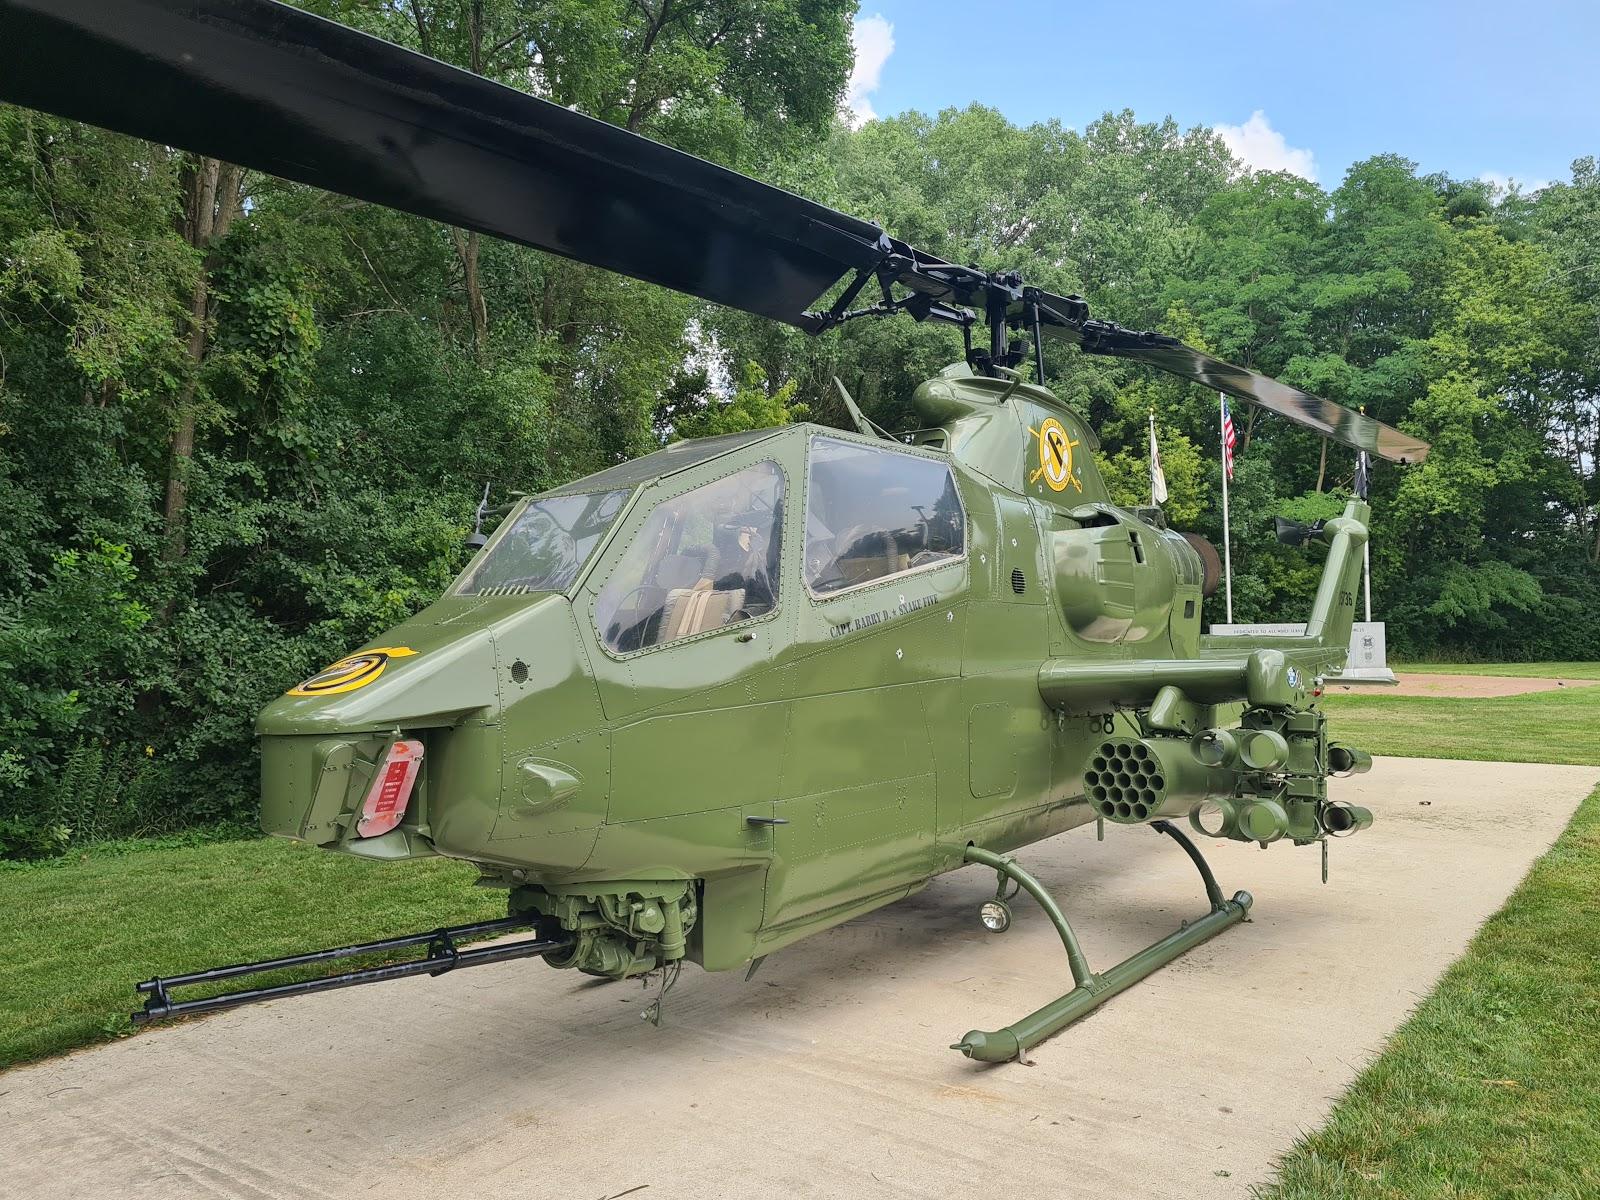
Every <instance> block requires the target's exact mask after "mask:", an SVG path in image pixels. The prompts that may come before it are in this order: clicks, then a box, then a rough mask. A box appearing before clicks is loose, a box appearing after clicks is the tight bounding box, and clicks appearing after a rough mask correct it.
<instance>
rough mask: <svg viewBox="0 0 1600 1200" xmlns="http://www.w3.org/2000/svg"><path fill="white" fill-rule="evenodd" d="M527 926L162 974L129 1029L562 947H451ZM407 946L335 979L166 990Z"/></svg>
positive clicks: (150, 983)
mask: <svg viewBox="0 0 1600 1200" xmlns="http://www.w3.org/2000/svg"><path fill="white" fill-rule="evenodd" d="M532 924H533V918H532V917H526V916H516V917H501V918H500V919H499V920H495V921H479V922H477V923H476V924H472V925H455V926H451V927H450V928H447V929H432V930H429V931H428V932H427V933H411V934H407V935H406V936H404V937H395V938H384V939H382V940H381V941H376V942H359V943H357V944H356V945H353V946H334V947H332V948H331V949H328V950H313V951H311V952H310V953H308V954H291V955H289V956H288V957H286V958H268V959H263V960H262V961H260V962H252V963H237V964H235V965H234V966H231V967H213V968H211V969H210V970H208V971H194V972H191V973H190V974H188V975H168V976H163V977H160V978H157V979H147V980H145V981H144V982H143V983H140V984H137V985H136V988H137V990H138V991H140V992H142V993H143V994H144V996H145V1002H144V1008H143V1009H142V1010H141V1011H139V1012H136V1013H133V1014H132V1018H133V1023H134V1024H135V1025H143V1024H145V1023H147V1022H150V1021H165V1020H167V1019H168V1018H171V1017H181V1016H187V1015H191V1014H194V1013H203V1012H215V1011H216V1010H218V1009H223V1008H237V1007H238V1006H239V1005H241V1004H256V1003H259V1002H261V1001H263V1000H277V999H279V998H280V997H283V996H302V995H306V994H307V993H310V992H326V991H331V990H332V989H334V988H344V987H355V986H356V985H357V984H362V983H381V982H382V981H383V980H385V979H405V978H407V977H409V976H412V975H442V974H444V973H445V972H446V971H453V970H456V969H458V968H460V967H477V966H482V965H484V964H485V963H494V962H505V961H506V960H508V959H513V958H532V957H535V956H537V955H541V954H549V953H550V952H551V951H552V950H559V949H561V948H562V947H563V946H565V945H567V942H566V941H565V940H563V939H560V938H536V939H534V940H532V941H524V942H508V943H506V944H505V945H501V946H477V947H469V948H467V949H465V950H463V949H461V948H460V947H458V946H457V945H456V940H457V939H458V938H475V937H488V936H491V935H493V934H498V933H509V932H510V931H512V930H514V929H526V928H528V926H530V925H532ZM412 946H426V947H427V951H428V952H427V955H426V956H425V957H423V958H415V959H412V960H410V961H409V962H401V963H388V964H386V965H384V966H379V967H366V968H364V969H362V970H357V971H345V972H343V973H342V974H339V975H326V976H323V977H322V978H320V979H304V980H300V981H298V982H295V983H281V984H277V985H275V986H273V987H257V988H241V989H240V990H238V991H236V992H223V993H222V994H221V995H217V996H204V997H201V998H199V999H196V1000H174V999H173V998H172V995H171V991H170V989H172V988H175V987H188V986H191V985H195V984H202V983H215V982H217V981H218V980H221V979H238V978H240V977H241V976H246V975H262V974H265V973H267V972H269V971H282V970H285V969H287V968H290V967H304V966H309V965H310V964H312V963H320V962H331V961H335V960H337V959H341V958H351V957H354V956H355V955H358V954H377V953H382V952H384V951H393V950H404V949H407V948H409V947H412Z"/></svg>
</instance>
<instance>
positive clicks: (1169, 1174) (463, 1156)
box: [0, 759, 1600, 1200]
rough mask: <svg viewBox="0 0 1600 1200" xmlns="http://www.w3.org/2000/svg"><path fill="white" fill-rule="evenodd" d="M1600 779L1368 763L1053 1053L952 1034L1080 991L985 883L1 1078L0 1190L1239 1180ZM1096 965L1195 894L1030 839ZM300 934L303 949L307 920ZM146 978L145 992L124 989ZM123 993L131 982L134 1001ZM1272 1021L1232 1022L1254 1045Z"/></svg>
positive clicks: (1198, 1188) (321, 1191) (1254, 1035)
mask: <svg viewBox="0 0 1600 1200" xmlns="http://www.w3.org/2000/svg"><path fill="white" fill-rule="evenodd" d="M1597 777H1600V770H1597V769H1595V768H1592V767H1547V766H1529V765H1516V764H1492V763H1463V762H1441V761H1427V760H1421V759H1380V760H1379V762H1378V764H1377V766H1376V768H1375V769H1374V771H1373V773H1372V774H1371V775H1368V776H1366V777H1364V778H1362V779H1358V780H1354V781H1348V782H1343V783H1340V784H1337V785H1336V786H1337V787H1338V795H1339V796H1341V797H1343V798H1345V799H1349V800H1353V801H1356V802H1358V803H1362V804H1366V805H1369V806H1370V807H1371V808H1372V809H1373V810H1374V811H1375V813H1376V814H1377V822H1376V824H1375V825H1374V827H1373V828H1372V829H1371V830H1370V831H1368V832H1367V833H1365V834H1362V835H1361V836H1359V837H1355V838H1351V839H1349V840H1348V841H1344V842H1340V843H1338V844H1336V845H1335V846H1334V848H1333V849H1334V854H1333V874H1332V880H1331V882H1330V883H1329V884H1328V886H1327V887H1323V886H1322V885H1321V884H1320V883H1319V882H1318V856H1317V852H1316V851H1315V849H1305V850H1296V849H1294V848H1292V847H1287V846H1284V847H1272V848H1271V850H1270V852H1265V853H1263V852H1260V851H1258V850H1256V849H1254V848H1252V847H1244V846H1236V845H1232V844H1226V845H1215V844H1210V845H1208V846H1207V850H1208V853H1209V854H1210V856H1211V859H1212V862H1213V864H1214V866H1215V867H1216V869H1217V874H1218V877H1219V879H1220V880H1221V883H1222V886H1223V888H1224V890H1225V891H1227V892H1228V893H1229V894H1231V893H1232V892H1233V891H1234V889H1236V888H1241V887H1243V888H1248V889H1249V890H1250V891H1252V892H1253V893H1254V894H1255V897H1256V908H1255V912H1254V920H1253V921H1252V922H1251V923H1250V924H1247V925H1243V926H1240V927H1237V928H1235V929H1232V930H1229V931H1228V932H1226V933H1224V934H1222V935H1221V936H1220V937H1219V938H1217V939H1216V940H1215V941H1212V942H1210V943H1209V944H1207V945H1205V946H1203V947H1201V948H1200V949H1198V950H1197V951H1195V952H1193V953H1192V954H1191V955H1189V956H1188V957H1187V958H1185V959H1181V960H1179V961H1178V962H1177V963H1176V964H1174V965H1173V966H1170V967H1168V968H1167V969H1166V970H1164V971H1162V972H1160V973H1159V974H1157V975H1156V976H1154V977H1153V978H1152V979H1151V980H1149V981H1148V982H1146V983H1144V984H1142V985H1140V986H1138V987H1137V988H1135V989H1134V990H1132V991H1130V992H1128V993H1126V994H1125V995H1123V996H1121V997H1118V998H1117V999H1115V1000H1113V1001H1111V1002H1110V1003H1109V1004H1108V1005H1107V1007H1106V1008H1104V1009H1102V1010H1101V1011H1100V1012H1099V1013H1098V1014H1096V1015H1094V1016H1092V1017H1090V1018H1089V1019H1088V1020H1086V1021H1084V1022H1083V1023H1081V1024H1079V1025H1078V1026H1076V1027H1073V1028H1070V1029H1068V1030H1067V1031H1066V1032H1064V1033H1062V1034H1060V1035H1058V1036H1057V1037H1056V1038H1055V1039H1053V1040H1052V1041H1050V1042H1047V1043H1046V1044H1045V1045H1043V1046H1041V1047H1039V1048H1038V1049H1037V1050H1035V1051H1034V1052H1033V1060H1034V1065H1032V1066H1022V1065H1018V1064H1007V1065H1004V1066H999V1067H983V1066H979V1065H977V1064H973V1063H970V1062H968V1061H967V1060H966V1059H963V1058H962V1057H960V1056H959V1055H958V1054H956V1053H955V1052H953V1051H951V1050H949V1049H947V1048H946V1047H947V1045H948V1043H950V1042H952V1041H954V1040H956V1038H957V1037H959V1036H960V1035H961V1034H962V1033H964V1032H965V1031H966V1030H967V1029H969V1028H972V1027H974V1026H976V1027H982V1028H994V1027H996V1026H998V1025H1002V1024H1005V1023H1007V1022H1009V1021H1011V1020H1013V1019H1015V1018H1017V1017H1019V1016H1021V1015H1023V1014H1024V1013H1025V1012H1028V1011H1030V1010H1032V1009H1033V1008H1035V1007H1037V1006H1038V1005H1039V1004H1041V1003H1043V1002H1044V1001H1045V1000H1048V999H1050V998H1051V997H1053V996H1055V995H1057V994H1059V993H1060V992H1061V991H1063V990H1065V988H1066V987H1067V986H1068V982H1069V981H1068V975H1067V969H1066V964H1065V962H1064V961H1063V958H1062V955H1061V951H1060V944H1059V942H1057V941H1056V939H1055V935H1054V933H1053V932H1052V930H1051V928H1050V926H1049V923H1048V922H1047V921H1046V920H1045V919H1044V918H1043V916H1042V914H1040V913H1039V912H1038V910H1037V909H1036V908H1034V907H1032V906H1031V905H1030V904H1027V903H1026V902H1025V901H1023V902H1019V903H1018V906H1017V914H1018V917H1017V921H1016V923H1015V924H1014V925H1013V926H1012V929H1011V931H1010V932H1009V933H1006V934H1004V935H999V936H996V935H991V934H987V933H985V932H983V930H982V929H981V928H980V926H979V925H978V922H977V919H976V910H977V906H978V904H979V903H980V902H981V901H982V900H984V899H986V898H987V897H988V896H989V895H990V894H991V892H992V888H993V875H992V874H991V873H990V872H987V871H984V870H981V869H979V868H976V867H973V868H968V869H966V870H964V871H961V872H958V873H956V874H954V875H951V876H946V877H944V878H942V879H940V880H937V881H935V883H934V884H933V885H932V886H931V887H929V888H928V889H927V890H926V891H925V892H923V893H922V894H921V895H919V896H917V897H914V898H913V899H911V900H908V901H904V902H902V903H900V904H897V905H893V906H891V907H889V908H887V909H884V910H881V911H879V912H877V913H875V914H872V915H870V916H868V917H866V918H863V919H861V920H858V921H854V922H852V923H850V924H849V925H846V926H844V927H842V928H840V929H837V930H834V931H831V932H829V933H826V934H823V935H820V936H818V937H814V938H812V939H810V940H808V941H806V942H803V943H801V944H800V945H798V946H796V947H793V948H792V949H790V950H788V951H785V952H783V953H781V954H778V955H775V956H774V957H773V958H772V959H771V960H770V961H769V962H768V963H767V964H766V965H765V966H764V967H763V969H762V970H761V972H760V974H758V975H757V976H756V978H755V979H754V980H753V981H752V982H750V983H745V982H743V980H742V978H741V977H740V976H739V975H738V974H722V975H706V974H704V973H702V972H700V971H699V969H698V968H694V967H690V968H686V969H685V971H684V975H683V978H682V980H681V982H680V983H679V985H678V988H677V990H676V991H675V992H673V993H672V995H671V996H669V997H668V1000H667V1022H666V1025H665V1027H664V1028H662V1029H659V1030H657V1029H654V1028H651V1027H650V1026H648V1025H645V1024H643V1023H642V1022H641V1021H640V1019H639V1014H640V1011H641V1010H642V1008H643V1007H644V1004H645V1002H646V1000H647V999H648V996H647V994H646V993H645V992H643V991H642V990H641V989H640V987H639V985H638V984H637V983H633V984H601V983H596V982H594V981H590V980H586V979H583V978H581V977H579V976H575V975H572V974H567V973H557V972H555V971H552V970H550V969H548V968H546V967H544V966H542V965H540V964H537V963H531V964H530V963H507V964H502V965H499V966H493V967H485V968H481V969H475V970H472V971H464V972H461V973H460V974H458V975H454V976H445V977H443V978H441V979H436V980H426V979H425V980H412V981H407V982H400V983H391V984H383V985H378V986H375V987H370V988H360V989H356V990H350V991H338V992H331V993H326V994H323V995H319V996H312V997H304V998H300V999H295V1000H288V1001H281V1002H278V1003H276V1004H272V1005H268V1006H265V1007H261V1008H256V1009H244V1010H240V1011H237V1012H233V1013H227V1014H223V1015H220V1016H217V1017H213V1018H210V1019H207V1020H203V1021H197V1022H191V1023H188V1024H186V1025H180V1026H175V1027H171V1028H167V1029H162V1030H157V1031H155V1032H152V1033H149V1034H145V1035H141V1036H139V1037H137V1038H132V1039H129V1040H127V1041H123V1042H118V1043H115V1044H112V1045H108V1046H105V1047H101V1048H98V1049H93V1050H87V1051H84V1052H81V1053H79V1054H75V1055H72V1056H70V1057H68V1058H65V1059H60V1060H56V1061H52V1062H48V1063H43V1064H40V1065H37V1066H33V1067H27V1068H21V1069H17V1070H13V1071H11V1072H9V1073H7V1074H5V1075H4V1076H0V1145H3V1146H4V1160H5V1161H4V1174H3V1176H0V1178H3V1180H4V1182H3V1185H0V1192H4V1193H5V1194H8V1195H15V1196H19V1197H20V1196H27V1197H30V1198H31V1200H46V1198H49V1197H71V1198H72V1200H79V1198H81V1197H84V1196H108V1197H109V1196H115V1197H163V1198H165V1197H191V1196H205V1197H210V1196H216V1197H238V1198H250V1200H254V1198H265V1197H354V1196H375V1197H383V1198H385V1200H397V1198H399V1200H403V1198H406V1197H417V1196H430V1197H431V1196H439V1197H447V1196H448V1197H469V1196H470V1197H473V1198H474V1200H491V1198H497V1197H508V1198H509V1197H518V1198H543V1197H552V1198H562V1200H565V1198H568V1197H571V1198H574V1200H595V1198H598V1197H616V1196H619V1195H622V1194H625V1193H627V1194H632V1195H634V1196H637V1197H638V1200H667V1198H669V1197H673V1198H676V1197H705V1196H715V1197H723V1196H728V1197H760V1196H851V1197H856V1196H879V1195H884V1196H951V1197H955V1196H971V1195H977V1194H998V1195H1014V1196H1018V1197H1077V1196H1083V1197H1090V1196H1092V1197H1096V1198H1099V1197H1104V1196H1106V1195H1112V1196H1126V1197H1130V1198H1131V1197H1141V1198H1145V1197H1183V1198H1184V1200H1190V1198H1193V1197H1210V1196H1229V1197H1241V1196H1244V1195H1245V1194H1246V1191H1247V1187H1248V1185H1249V1184H1250V1183H1252V1182H1255V1181H1260V1180H1262V1179H1264V1178H1266V1177H1267V1176H1268V1175H1269V1173H1270V1170H1271V1163H1272V1159H1273V1156H1274V1155H1275V1154H1277V1153H1280V1152H1281V1151H1282V1150H1284V1149H1285V1148H1286V1147H1287V1146H1288V1145H1289V1143H1290V1142H1291V1141H1292V1140H1293V1138H1294V1137H1295V1135H1296V1134H1297V1133H1298V1132H1299V1131H1301V1130H1303V1129H1307V1128H1310V1127H1313V1126H1315V1125H1317V1124H1318V1122H1319V1121H1321V1119H1322V1118H1323V1116H1324V1115H1325V1114H1326V1112H1327V1111H1328V1108H1329V1106H1330V1104H1331V1103H1332V1101H1333V1099H1334V1098H1335V1097H1336V1096H1337V1095H1338V1094H1339V1092H1340V1091H1341V1089H1343V1088H1344V1087H1345V1086H1346V1085H1347V1084H1348V1083H1349V1082H1350V1080H1351V1079H1352V1078H1353V1077H1354V1075H1355V1074H1356V1072H1357V1071H1358V1070H1359V1069H1360V1068H1361V1066H1362V1065H1363V1064H1364V1063H1366V1062H1367V1061H1368V1060H1369V1059H1370V1058H1371V1057H1372V1055H1373V1054H1374V1052H1375V1051H1376V1050H1377V1049H1378V1048H1379V1046H1380V1045H1381V1043H1382V1041H1383V1039H1384V1038H1385V1036H1386V1035H1387V1034H1388V1033H1389V1032H1390V1031H1392V1030H1393V1029H1394V1028H1395V1027H1396V1026H1397V1025H1398V1024H1400V1022H1401V1021H1402V1020H1403V1019H1404V1018H1405V1016H1406V1013H1407V1012H1408V1010H1410V1008H1411V1007H1412V1006H1413V1005H1414V1004H1415V1003H1416V1001H1417V1000H1418V999H1419V998H1420V997H1421V996H1422V995H1424V994H1425V993H1426V991H1427V990H1428V988H1429V987H1430V985H1431V984H1432V983H1433V981H1434V980H1435V979H1436V978H1437V977H1438V975H1439V973H1440V971H1442V970H1443V969H1444V967H1445V966H1446V965H1447V964H1448V963H1449V962H1450V960H1451V959H1453V958H1455V957H1456V956H1457V955H1458V954H1459V953H1460V952H1461V950H1462V949H1463V947H1464V946H1465V945H1466V944H1467V941H1468V940H1469V939H1470V938H1471V936H1472V933H1473V931H1474V930H1475V929H1476V928H1477V926H1478V925H1479V924H1480V923H1481V922H1482V921H1483V919H1484V918H1485V917H1487V916H1488V915H1489V914H1490V913H1492V912H1493V911H1494V910H1495V909H1496V908H1497V907H1498V906H1499V905H1500V904H1501V902H1502V901H1503V900H1504V898H1505V897H1506V895H1507V894H1508V893H1509V892H1510V891H1511V890H1512V889H1513V888H1514V887H1515V886H1516V884H1517V882H1518V880H1519V879H1520V878H1521V877H1522V876H1523V874H1524V873H1525V872H1526V871H1527V869H1528V867H1529V865H1530V864H1531V863H1532V862H1533V860H1534V859H1535V858H1536V857H1537V856H1538V855H1539V854H1540V853H1541V852H1542V851H1543V850H1544V849H1545V848H1546V847H1548V846H1549V845H1550V843H1551V842H1552V841H1553V840H1554V838H1555V837H1556V835H1557V834H1558V833H1559V832H1560V830H1561V828H1562V827H1563V825H1564V824H1565V822H1566V821H1567V819H1568V818H1569V816H1570V815H1571V813H1572V811H1573V809H1574V808H1575V806H1576V805H1577V803H1578V802H1579V800H1581V799H1582V797H1583V796H1584V795H1585V794H1586V793H1587V792H1588V791H1589V790H1590V789H1591V788H1592V787H1593V786H1594V785H1595V783H1596V780H1597ZM1020 857H1021V859H1022V861H1023V862H1024V863H1025V864H1026V865H1028V866H1029V867H1030V868H1031V869H1033V870H1034V871H1035V872H1036V873H1037V874H1038V875H1039V876H1040V877H1041V879H1042V880H1043V881H1044V882H1045V884H1046V885H1047V886H1049V887H1051V888H1052V889H1054V891H1055V894H1056V895H1057V896H1058V897H1059V898H1060V899H1061V900H1062V903H1063V905H1064V907H1065V908H1066V909H1067V911H1068V913H1069V915H1071V917H1072V918H1073V919H1074V921H1075V922H1076V923H1077V926H1078V929H1079V931H1080V934H1081V936H1082V938H1083V940H1084V943H1085V948H1086V950H1087V951H1088V953H1089V956H1090V961H1091V964H1092V965H1093V966H1095V967H1096V968H1097V969H1104V968H1105V967H1108V966H1110V965H1111V964H1112V963H1113V962H1115V961H1116V960H1118V959H1119V958H1121V957H1123V956H1124V955H1126V954H1127V953H1129V952H1131V951H1132V950H1134V949H1136V948H1137V947H1139V946H1141V945H1143V944H1144V943H1146V942H1148V941H1150V940H1152V939H1153V938H1155V937H1157V936H1159V935H1161V934H1164V933H1166V932H1168V931H1169V930H1170V929H1172V928H1174V927H1175V926H1176V925H1177V923H1178V921H1179V920H1180V919H1182V918H1184V917H1186V916H1191V915H1198V914H1199V913H1200V912H1201V911H1202V909H1203V900H1202V896H1201V891H1200V887H1199V883H1198V880H1197V878H1196V877H1195V875H1194V874H1193V870H1192V868H1191V867H1190V866H1189V864H1188V862H1187V860H1186V859H1185V858H1184V857H1183V855H1182V854H1181V853H1180V852H1179V851H1178V849H1177V848H1176V847H1175V846H1173V845H1172V844H1171V843H1170V842H1168V841H1167V840H1166V839H1164V838H1160V837H1158V836H1157V835H1156V834H1154V833H1152V832H1150V831H1148V830H1145V829H1122V828H1116V829H1109V830H1108V831H1107V837H1106V841H1105V842H1104V843H1100V844H1097V843H1096V842H1095V840H1094V834H1093V831H1092V829H1089V830H1081V831H1078V832H1076V833H1073V834H1068V835H1065V836H1063V837H1060V838H1057V839H1055V840H1054V841H1053V842H1050V843H1046V844H1044V845H1041V846H1036V847H1032V848H1029V849H1028V850H1025V851H1023V853H1022V854H1021V856H1020ZM311 940H313V941H314V940H315V939H314V938H313V939H311ZM129 982H130V985H131V983H132V981H131V980H130V981H129ZM131 998H132V994H131V990H130V1000H131ZM1246 1026H1248V1027H1249V1029H1250V1030H1251V1031H1252V1032H1251V1033H1250V1035H1249V1037H1246V1035H1245V1034H1244V1032H1243V1030H1244V1027H1246Z"/></svg>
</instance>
